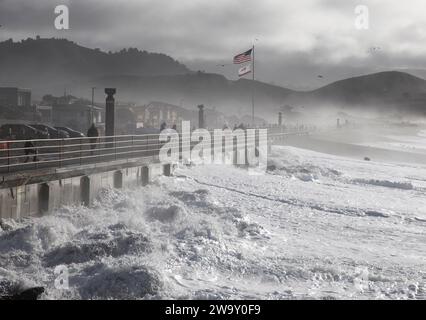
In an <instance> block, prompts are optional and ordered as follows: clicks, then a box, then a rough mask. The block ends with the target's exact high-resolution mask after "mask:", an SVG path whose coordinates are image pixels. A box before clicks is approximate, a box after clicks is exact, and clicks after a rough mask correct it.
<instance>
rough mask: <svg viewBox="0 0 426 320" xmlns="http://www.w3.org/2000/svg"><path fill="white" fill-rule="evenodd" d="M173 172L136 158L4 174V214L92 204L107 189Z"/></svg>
mask: <svg viewBox="0 0 426 320" xmlns="http://www.w3.org/2000/svg"><path fill="white" fill-rule="evenodd" d="M171 174H172V166H171V165H167V164H160V163H158V162H152V161H144V162H139V161H134V162H126V163H110V164H107V165H104V166H99V165H93V166H90V165H89V166H86V167H85V168H78V170H76V168H69V169H67V170H61V171H58V170H54V171H52V172H48V171H45V172H32V173H31V172H26V173H25V174H13V175H9V176H3V181H2V182H1V183H0V218H1V219H17V220H19V219H22V218H25V217H31V216H42V215H45V214H49V213H50V212H52V211H53V210H54V209H57V208H59V207H60V206H63V205H73V204H74V205H79V204H83V205H86V206H89V205H90V204H91V203H92V202H93V200H94V199H95V198H96V197H97V195H98V194H99V193H100V192H101V191H102V190H104V189H108V188H123V187H131V186H144V185H147V184H148V183H149V182H151V181H152V180H154V179H156V178H157V177H159V176H160V175H171Z"/></svg>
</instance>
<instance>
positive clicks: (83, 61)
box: [0, 38, 190, 90]
mask: <svg viewBox="0 0 426 320" xmlns="http://www.w3.org/2000/svg"><path fill="white" fill-rule="evenodd" d="M0 70H2V72H1V73H0V83H1V85H17V86H21V87H22V86H23V87H31V88H33V89H35V90H43V89H44V90H48V89H49V87H50V86H54V87H57V86H62V89H63V86H64V85H65V84H67V83H69V82H71V81H80V80H87V79H93V78H96V77H101V76H106V75H117V74H119V75H138V76H141V75H144V76H153V75H174V74H185V73H188V72H190V70H189V69H188V68H187V67H186V66H184V65H183V64H180V63H179V62H177V61H176V60H174V59H172V58H171V57H169V56H166V55H164V54H158V53H149V52H146V51H140V50H138V49H134V48H130V49H123V50H121V51H119V52H108V53H107V52H103V51H101V50H99V49H90V48H85V47H82V46H80V45H78V44H76V43H74V42H72V41H68V40H66V39H41V38H37V39H31V38H29V39H26V40H23V41H21V42H13V41H12V40H8V41H4V42H1V43H0Z"/></svg>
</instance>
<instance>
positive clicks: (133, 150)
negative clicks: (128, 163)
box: [130, 135, 135, 158]
mask: <svg viewBox="0 0 426 320" xmlns="http://www.w3.org/2000/svg"><path fill="white" fill-rule="evenodd" d="M134 138H135V136H134V135H132V152H131V153H130V154H131V157H132V158H134V157H135V156H134V154H133V153H134V152H135V147H134V145H133V143H134Z"/></svg>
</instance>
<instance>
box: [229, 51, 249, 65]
mask: <svg viewBox="0 0 426 320" xmlns="http://www.w3.org/2000/svg"><path fill="white" fill-rule="evenodd" d="M252 51H253V49H250V50H248V51H246V52H244V53H240V54H237V55H236V56H235V57H234V64H241V63H244V62H248V61H251V52H252Z"/></svg>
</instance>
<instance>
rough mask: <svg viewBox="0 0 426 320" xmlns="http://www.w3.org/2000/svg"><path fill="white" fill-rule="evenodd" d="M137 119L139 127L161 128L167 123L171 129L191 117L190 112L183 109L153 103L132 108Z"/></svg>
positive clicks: (162, 103) (167, 104) (171, 105)
mask: <svg viewBox="0 0 426 320" xmlns="http://www.w3.org/2000/svg"><path fill="white" fill-rule="evenodd" d="M132 110H133V112H134V114H135V115H136V118H137V126H138V127H139V128H140V127H145V128H160V126H161V124H162V123H163V122H165V123H166V124H167V125H168V126H169V127H171V126H172V125H174V124H176V125H178V124H179V123H178V122H180V120H181V119H186V118H187V117H189V116H190V112H189V111H188V110H186V109H184V108H182V107H179V106H176V105H173V104H169V103H164V102H158V101H153V102H150V103H148V104H147V105H144V106H138V107H132Z"/></svg>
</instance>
